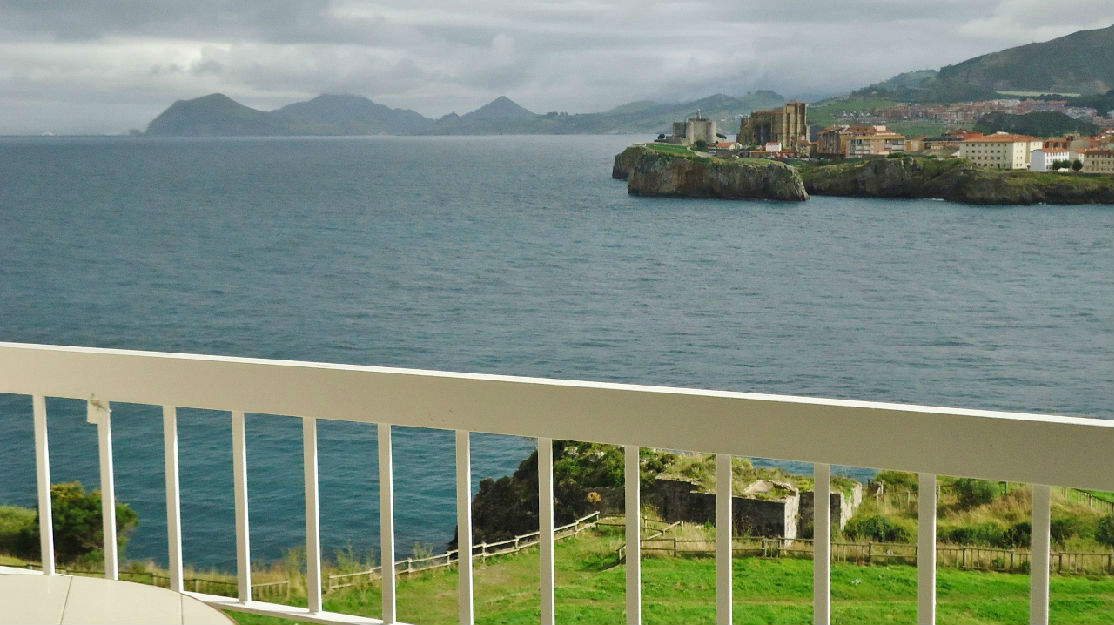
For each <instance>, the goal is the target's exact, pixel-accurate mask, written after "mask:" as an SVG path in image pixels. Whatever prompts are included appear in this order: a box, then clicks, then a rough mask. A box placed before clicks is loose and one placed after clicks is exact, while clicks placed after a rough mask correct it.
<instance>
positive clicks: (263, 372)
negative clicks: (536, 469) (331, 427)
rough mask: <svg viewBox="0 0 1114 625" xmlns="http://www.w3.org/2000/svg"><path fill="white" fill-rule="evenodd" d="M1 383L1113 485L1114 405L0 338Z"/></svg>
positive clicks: (60, 393) (111, 396)
mask: <svg viewBox="0 0 1114 625" xmlns="http://www.w3.org/2000/svg"><path fill="white" fill-rule="evenodd" d="M0 392H6V393H23V394H35V395H46V396H51V397H68V398H74V399H101V400H108V401H119V402H129V403H139V404H152V405H171V406H178V407H191V408H206V409H215V410H242V411H244V412H251V413H263V414H275V415H292V416H299V417H316V418H323V419H337V420H346V421H364V422H372V423H390V424H394V425H402V426H411V427H428V428H439V429H456V430H468V431H473V432H492V433H499V434H511V435H519V436H530V437H542V438H552V439H576V440H586V441H595V442H601V443H611V444H619V445H641V446H645V447H661V448H672V449H688V450H695V451H702V452H714V453H729V454H735V455H741V456H754V457H762V458H774V459H783V460H801V461H807V462H820V463H827V464H837V465H849V466H863V467H874V468H886V469H900V470H906V471H916V472H923V473H936V474H944V475H960V476H967V477H977V478H986V479H1006V480H1013V481H1019V482H1032V483H1040V484H1052V485H1064V486H1077V487H1081V488H1093V489H1100V490H1107V491H1114V471H1112V470H1111V468H1110V467H1112V466H1114V421H1107V420H1101V419H1088V418H1080V417H1066V416H1050V415H1037V414H1025V413H1007V412H995V411H987V410H971V409H963V408H944V407H929V406H912V405H903V404H893V403H882V402H867V401H852V400H838V399H818V398H810V397H795V396H786V395H770V394H762V393H738V392H729V391H710V390H698V389H685V388H672V387H663V386H637V385H632V384H616V383H608V382H584V381H575V380H546V379H539V378H527V377H516V376H505V375H491V374H479V373H448V372H439V371H424V370H416V369H399V368H391V367H369V366H356V365H338V364H326V363H314V362H301V361H289V360H261V359H254V358H234V357H227V356H206V355H198V354H165V353H155V352H141V351H132V350H117V349H99V348H90V347H61V346H50V345H30V344H20V343H5V342H0Z"/></svg>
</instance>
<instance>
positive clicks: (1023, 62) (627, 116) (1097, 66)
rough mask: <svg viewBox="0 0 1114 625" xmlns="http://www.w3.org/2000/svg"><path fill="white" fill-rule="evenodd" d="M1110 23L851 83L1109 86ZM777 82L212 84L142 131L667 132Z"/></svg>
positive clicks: (976, 89)
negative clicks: (253, 92) (237, 88)
mask: <svg viewBox="0 0 1114 625" xmlns="http://www.w3.org/2000/svg"><path fill="white" fill-rule="evenodd" d="M1112 43H1114V25H1112V26H1109V27H1107V28H1102V29H1098V30H1082V31H1078V32H1075V33H1072V34H1070V35H1067V36H1065V37H1059V38H1057V39H1053V40H1051V41H1047V42H1044V43H1034V44H1027V45H1024V46H1018V47H1015V48H1009V49H1007V50H1002V51H999V52H993V53H990V54H985V55H982V56H978V57H974V58H971V59H968V60H966V61H963V62H961V63H957V64H955V65H949V66H945V67H942V68H940V69H939V70H918V71H911V72H904V73H902V74H899V75H897V76H895V77H893V78H891V79H889V80H886V81H883V82H881V83H877V84H874V85H870V86H868V87H865V88H862V89H858V90H855V91H852V92H851V95H852V96H856V95H860V96H872V97H885V98H891V99H894V100H899V101H908V102H937V103H950V102H964V101H972V100H982V99H992V98H996V97H1001V93H1002V92H1033V93H1042V92H1047V93H1078V94H1082V95H1083V96H1089V95H1094V94H1101V93H1105V92H1106V91H1108V90H1109V89H1111V87H1112V86H1114V54H1111V49H1112V46H1111V44H1112ZM785 102H786V98H784V97H783V96H781V95H780V94H778V93H775V92H773V91H752V92H749V93H747V94H745V95H742V96H729V95H724V94H716V95H712V96H708V97H705V98H701V99H699V100H693V101H690V102H681V103H660V102H650V101H638V102H631V103H628V104H623V105H621V106H618V107H615V108H614V109H611V110H609V111H604V112H599V113H572V114H570V113H568V112H563V111H548V112H545V113H536V112H533V111H530V110H527V109H526V108H524V107H522V106H520V105H518V104H517V103H515V102H514V101H512V100H511V99H510V98H507V97H505V96H500V97H498V98H496V99H495V100H493V101H491V102H490V103H488V104H485V105H484V106H482V107H480V108H478V109H476V110H474V111H471V112H468V113H465V114H463V115H458V114H456V113H450V114H448V115H445V116H443V117H441V118H439V119H430V118H427V117H425V116H423V115H421V114H419V113H417V112H415V111H412V110H407V109H395V108H390V107H388V106H384V105H382V104H378V103H376V102H373V101H372V100H370V99H368V98H365V97H362V96H358V95H320V96H318V97H316V98H313V99H312V100H308V101H306V102H297V103H294V104H290V105H287V106H284V107H282V108H280V109H277V110H274V111H260V110H256V109H253V108H250V107H247V106H244V105H243V104H240V103H238V102H236V101H235V100H233V99H231V98H229V97H228V96H225V95H223V94H219V93H214V94H211V95H207V96H204V97H200V98H195V99H192V100H179V101H177V102H175V103H174V104H172V105H171V106H170V107H169V108H168V109H166V110H165V111H163V112H162V113H161V114H160V115H159V116H158V117H156V118H155V119H154V120H152V121H151V122H150V124H149V125H148V126H147V130H146V132H145V134H146V135H148V136H177V137H214V136H221V137H236V136H348V135H487V134H603V133H637V134H645V133H652V134H657V133H660V132H665V133H668V132H670V129H671V125H672V122H674V121H680V120H683V119H686V118H688V117H691V116H692V115H693V114H695V113H696V112H697V111H699V112H700V113H701V114H702V115H703V116H705V117H707V118H709V119H714V120H716V121H717V122H718V123H719V127H720V131H721V132H723V133H724V134H734V133H735V132H736V131H737V129H738V119H739V117H740V116H742V115H745V114H749V113H750V112H751V111H754V110H760V109H768V108H773V107H777V106H781V105H782V104H784V103H785Z"/></svg>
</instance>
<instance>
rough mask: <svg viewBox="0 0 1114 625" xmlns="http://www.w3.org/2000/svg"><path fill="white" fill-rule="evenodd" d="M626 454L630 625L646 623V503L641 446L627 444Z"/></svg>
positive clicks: (628, 611) (625, 484)
mask: <svg viewBox="0 0 1114 625" xmlns="http://www.w3.org/2000/svg"><path fill="white" fill-rule="evenodd" d="M623 453H624V456H625V463H624V470H623V482H624V487H625V490H626V493H625V498H626V515H627V519H626V521H627V532H626V534H627V535H626V539H627V625H638V624H639V623H641V622H642V534H641V526H642V503H641V493H640V492H639V489H640V487H641V481H642V471H641V467H640V466H639V463H638V445H626V446H624V447H623Z"/></svg>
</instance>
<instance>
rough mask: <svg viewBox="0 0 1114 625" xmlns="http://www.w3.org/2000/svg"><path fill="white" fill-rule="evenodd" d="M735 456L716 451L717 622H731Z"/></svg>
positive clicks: (728, 623)
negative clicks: (732, 473) (733, 467)
mask: <svg viewBox="0 0 1114 625" xmlns="http://www.w3.org/2000/svg"><path fill="white" fill-rule="evenodd" d="M731 504H732V491H731V456H730V455H729V454H716V623H717V624H718V625H731V607H732V606H731V601H732V597H731V581H732V579H731V577H732V576H731V569H732V553H731V539H732V534H733V533H734V521H733V519H732V514H731Z"/></svg>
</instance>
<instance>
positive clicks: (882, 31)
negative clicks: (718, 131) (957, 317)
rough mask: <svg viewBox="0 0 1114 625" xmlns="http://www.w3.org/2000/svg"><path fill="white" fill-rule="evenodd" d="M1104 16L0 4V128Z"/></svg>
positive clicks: (878, 50)
mask: <svg viewBox="0 0 1114 625" xmlns="http://www.w3.org/2000/svg"><path fill="white" fill-rule="evenodd" d="M1111 22H1114V8H1112V6H1111V4H1110V2H1109V0H1075V1H1073V2H1072V3H1071V5H1070V10H1064V8H1063V7H1062V6H1061V5H1058V4H1056V3H1048V2H1036V1H1029V0H999V1H994V2H970V1H969V0H963V1H956V0H938V1H936V2H931V3H928V2H923V1H921V0H847V1H843V2H827V1H824V2H817V1H815V0H780V1H778V2H774V1H773V0H768V1H767V2H745V3H742V2H713V1H706V2H701V1H698V0H697V1H690V2H646V1H628V0H596V1H592V2H580V1H575V0H571V1H538V0H517V1H495V0H472V1H469V2H439V1H434V0H405V1H404V0H387V1H383V2H360V1H355V0H348V1H343V0H337V1H329V0H313V1H308V2H307V1H297V2H295V1H291V0H269V1H268V2H265V3H244V2H240V1H224V0H198V1H196V2H189V3H183V2H169V1H162V0H158V1H151V0H143V1H138V0H116V1H112V0H105V1H102V2H96V3H44V2H37V1H29V0H28V1H20V2H11V1H9V2H0V112H3V115H0V133H7V134H22V133H36V132H39V131H43V130H53V131H56V132H121V131H125V130H126V129H128V128H140V127H143V126H144V125H145V124H146V122H147V121H148V120H150V119H151V118H152V117H153V116H154V115H156V114H157V113H158V112H159V111H161V110H162V109H164V108H165V107H166V106H168V105H169V104H170V103H171V102H173V101H174V100H176V99H183V98H192V97H197V96H200V95H204V94H207V93H211V92H215V91H220V92H223V93H226V94H228V95H230V96H232V97H233V98H236V99H237V100H240V101H242V102H244V103H245V104H248V105H250V106H256V107H259V108H274V107H277V106H280V105H282V104H285V103H289V102H292V101H296V100H302V99H307V98H309V97H313V96H315V95H317V94H320V93H354V94H358V95H364V96H367V97H370V98H372V99H373V100H375V101H377V102H381V103H383V104H387V105H389V106H394V107H402V108H413V109H415V110H417V111H419V112H421V113H423V114H425V115H428V116H439V115H443V114H445V113H448V112H450V111H457V112H461V113H463V112H466V111H468V110H472V109H474V108H476V107H478V106H480V105H482V104H484V103H486V102H487V101H490V100H491V99H493V98H494V97H496V96H499V95H507V96H510V97H511V98H512V99H514V100H515V101H517V102H519V103H521V104H523V105H524V106H526V107H528V108H531V109H533V110H554V109H559V110H568V111H573V112H589V111H595V110H601V109H606V108H610V107H613V106H616V105H618V104H621V103H624V102H629V101H633V100H641V99H695V98H698V97H702V96H705V95H709V94H711V93H715V92H726V93H729V94H741V93H744V92H746V91H748V90H751V89H773V90H776V91H779V92H781V93H782V94H783V95H786V96H795V97H816V96H820V95H825V94H836V93H845V92H847V91H848V90H850V89H854V88H857V87H861V86H863V85H866V84H869V83H870V82H875V81H878V80H882V79H885V78H888V77H889V76H892V75H894V74H896V73H899V72H902V71H907V70H913V69H924V68H936V67H939V66H941V65H944V64H947V63H954V62H957V61H961V60H963V59H966V58H969V57H971V56H975V55H978V54H984V53H986V52H991V51H994V50H998V49H1002V48H1005V47H1010V46H1014V45H1020V44H1024V43H1030V42H1034V41H1044V40H1047V39H1050V38H1053V37H1058V36H1062V35H1066V34H1069V33H1071V32H1073V31H1076V30H1080V29H1084V28H1100V27H1104V26H1107V25H1109V24H1110V23H1111Z"/></svg>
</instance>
